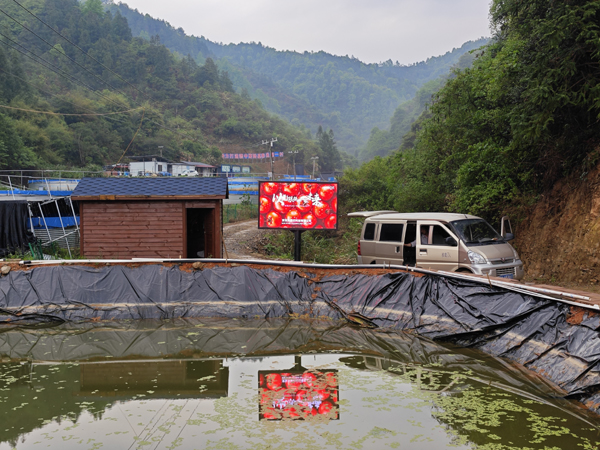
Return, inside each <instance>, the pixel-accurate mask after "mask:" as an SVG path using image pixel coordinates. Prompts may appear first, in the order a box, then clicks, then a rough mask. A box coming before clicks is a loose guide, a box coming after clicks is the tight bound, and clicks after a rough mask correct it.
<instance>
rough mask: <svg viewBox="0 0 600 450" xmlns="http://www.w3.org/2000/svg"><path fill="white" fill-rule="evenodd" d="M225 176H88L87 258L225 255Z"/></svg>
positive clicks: (81, 196) (78, 193) (84, 183)
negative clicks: (223, 208) (223, 213)
mask: <svg viewBox="0 0 600 450" xmlns="http://www.w3.org/2000/svg"><path fill="white" fill-rule="evenodd" d="M228 195H229V192H228V190H227V179H226V178H203V177H181V178H179V177H178V178H173V177H164V178H162V177H160V178H159V177H157V178H83V179H82V180H81V181H80V183H79V185H78V186H77V188H76V189H75V191H73V194H72V196H71V198H72V199H73V201H77V202H78V203H79V215H80V228H81V231H80V232H81V236H80V242H81V244H80V245H81V248H80V250H81V254H82V255H84V256H85V257H87V258H104V259H130V258H199V257H205V258H211V257H212V258H221V257H222V240H223V238H222V236H223V220H222V206H223V199H226V198H228Z"/></svg>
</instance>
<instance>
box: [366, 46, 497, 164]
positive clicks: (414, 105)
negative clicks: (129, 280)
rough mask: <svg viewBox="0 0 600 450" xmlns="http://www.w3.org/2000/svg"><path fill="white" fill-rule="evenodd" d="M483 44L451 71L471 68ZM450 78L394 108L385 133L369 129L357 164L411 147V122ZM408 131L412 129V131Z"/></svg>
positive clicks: (426, 86) (441, 78) (447, 75)
mask: <svg viewBox="0 0 600 450" xmlns="http://www.w3.org/2000/svg"><path fill="white" fill-rule="evenodd" d="M487 42H488V41H487V40H486V41H481V45H484V46H483V47H480V49H479V50H472V51H470V52H468V53H464V54H463V55H462V56H461V57H460V58H459V60H458V62H457V63H456V64H455V65H454V66H452V70H460V69H465V68H467V67H471V65H472V64H473V61H474V60H475V58H476V57H477V55H479V54H481V52H484V51H485V50H484V49H485V44H487ZM451 76H452V72H451V73H445V74H443V75H441V76H439V77H438V78H436V79H434V80H430V81H428V82H427V83H425V84H424V85H423V86H422V87H421V88H420V89H419V90H418V91H417V93H416V94H415V96H414V97H413V98H411V99H410V100H407V101H406V102H404V103H402V104H401V105H400V106H398V108H396V111H395V112H394V115H393V116H392V118H391V119H390V127H389V130H381V129H379V128H378V127H375V128H373V129H372V130H371V135H370V136H369V141H368V142H367V144H366V146H365V147H364V148H361V149H360V152H359V154H358V159H359V161H361V162H363V161H370V160H372V159H373V158H374V157H376V156H387V155H389V154H390V153H391V152H392V151H394V150H398V149H399V148H400V149H406V148H410V147H412V145H413V144H414V138H415V127H418V123H415V122H416V121H417V119H418V118H419V117H420V116H421V114H423V113H424V112H425V110H426V109H427V106H428V105H429V103H431V99H432V97H433V95H434V94H435V93H436V92H437V91H438V90H440V89H441V87H442V86H444V84H445V83H446V81H447V80H448V78H450V77H451ZM411 127H412V128H413V130H412V131H411Z"/></svg>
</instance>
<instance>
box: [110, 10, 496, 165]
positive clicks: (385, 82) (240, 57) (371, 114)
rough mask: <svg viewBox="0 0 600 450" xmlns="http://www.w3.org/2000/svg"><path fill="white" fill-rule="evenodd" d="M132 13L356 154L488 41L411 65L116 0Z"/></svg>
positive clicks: (143, 32)
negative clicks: (235, 30) (187, 20)
mask: <svg viewBox="0 0 600 450" xmlns="http://www.w3.org/2000/svg"><path fill="white" fill-rule="evenodd" d="M108 8H109V10H110V11H113V12H116V11H119V13H120V14H121V15H122V16H123V17H125V18H126V19H127V21H128V23H129V25H130V27H131V30H132V33H133V35H134V36H139V37H142V38H144V39H147V40H149V39H151V38H152V36H159V37H160V42H161V43H162V44H164V45H165V46H166V47H167V48H169V49H171V50H172V51H174V52H177V53H179V54H181V55H188V54H189V55H191V56H192V58H195V59H196V61H197V62H202V61H203V60H204V59H205V58H207V57H211V58H213V59H215V60H216V62H217V65H218V66H219V68H221V69H222V70H227V71H228V72H229V74H230V76H231V79H232V81H233V84H234V88H235V89H236V90H237V91H238V92H241V90H242V89H245V90H246V91H248V93H249V95H250V96H251V97H252V98H255V99H259V100H260V101H261V103H262V104H263V105H264V106H265V108H266V109H267V110H268V111H270V112H272V113H275V114H278V115H280V116H282V117H284V118H286V119H287V120H288V121H290V122H292V123H295V124H302V125H304V126H305V127H307V128H308V129H309V130H311V131H312V132H313V133H314V132H316V130H317V129H318V126H319V125H322V126H323V127H324V128H331V129H333V130H334V131H335V134H336V141H337V142H338V145H339V146H340V148H341V149H342V150H344V151H346V152H348V153H350V154H353V155H356V154H357V153H358V150H359V148H361V147H363V146H364V145H365V143H366V142H367V140H368V138H369V136H370V133H371V130H372V129H373V127H380V128H384V127H385V126H386V125H387V124H388V123H389V120H390V118H391V117H392V115H393V114H394V111H395V110H396V108H397V107H398V105H400V104H401V103H403V102H405V101H407V100H409V99H411V98H413V97H414V95H415V94H416V92H417V90H418V89H419V88H420V87H421V86H423V85H424V84H425V83H426V82H428V81H430V80H434V79H436V78H438V77H440V76H441V75H443V74H446V73H448V72H449V70H450V68H451V67H452V66H453V65H455V64H457V62H458V60H459V58H460V57H461V55H463V54H465V53H466V52H469V51H470V50H473V49H475V48H478V47H480V46H482V45H483V44H485V42H486V40H485V39H480V40H477V41H470V42H467V43H465V44H464V45H463V46H462V47H461V48H459V49H453V50H452V51H449V52H447V53H446V54H445V55H442V56H438V57H434V58H429V59H428V60H427V61H423V62H420V63H416V64H412V65H409V66H403V65H399V64H398V63H393V62H392V61H391V60H390V61H386V62H384V63H379V64H365V63H363V62H361V61H359V60H358V59H356V58H354V57H348V56H334V55H331V54H328V53H325V52H314V53H313V52H304V53H299V52H292V51H277V50H275V49H273V48H269V47H266V46H263V45H262V44H261V43H245V44H228V45H223V44H219V43H215V42H212V41H210V40H208V39H206V38H205V37H193V36H187V35H186V34H185V33H184V31H183V30H182V29H181V28H178V29H175V28H174V27H173V26H171V25H170V24H169V23H168V22H165V21H163V20H159V19H154V18H152V17H150V16H149V15H143V14H141V13H140V12H138V11H137V10H132V9H130V8H129V7H128V6H127V5H126V4H123V3H121V4H119V5H109V6H108Z"/></svg>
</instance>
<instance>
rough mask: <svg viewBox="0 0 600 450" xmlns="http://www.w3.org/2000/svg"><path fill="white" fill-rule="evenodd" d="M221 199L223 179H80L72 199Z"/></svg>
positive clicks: (223, 191)
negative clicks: (114, 197)
mask: <svg viewBox="0 0 600 450" xmlns="http://www.w3.org/2000/svg"><path fill="white" fill-rule="evenodd" d="M105 195H110V196H113V195H114V196H126V197H130V196H151V197H164V196H185V197H190V196H202V197H205V196H214V197H218V196H222V197H225V196H226V195H227V179H226V178H220V177H157V178H83V179H82V180H81V181H80V182H79V184H78V185H77V188H75V190H74V191H73V194H72V197H73V198H75V197H99V196H105Z"/></svg>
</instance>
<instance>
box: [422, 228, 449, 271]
mask: <svg viewBox="0 0 600 450" xmlns="http://www.w3.org/2000/svg"><path fill="white" fill-rule="evenodd" d="M458 243H459V239H458V237H457V236H456V235H455V234H454V233H453V232H452V231H450V229H449V228H448V227H447V226H446V225H444V224H443V223H442V222H438V221H434V220H419V221H417V267H421V268H423V269H433V270H445V271H447V272H453V271H455V270H456V269H458V249H459V247H458Z"/></svg>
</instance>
